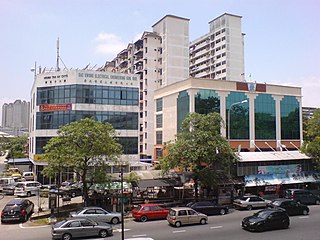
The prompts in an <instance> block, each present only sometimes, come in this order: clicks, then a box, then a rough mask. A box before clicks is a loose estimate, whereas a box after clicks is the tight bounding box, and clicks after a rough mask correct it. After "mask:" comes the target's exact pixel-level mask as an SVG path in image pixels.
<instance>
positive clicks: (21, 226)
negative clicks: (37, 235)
mask: <svg viewBox="0 0 320 240" xmlns="http://www.w3.org/2000/svg"><path fill="white" fill-rule="evenodd" d="M19 227H20V228H44V227H51V226H50V225H39V226H27V227H25V226H23V225H22V223H20V224H19Z"/></svg>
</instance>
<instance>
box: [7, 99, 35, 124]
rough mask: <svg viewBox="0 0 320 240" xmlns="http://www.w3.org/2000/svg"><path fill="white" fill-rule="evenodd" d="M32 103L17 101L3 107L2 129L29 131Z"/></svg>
mask: <svg viewBox="0 0 320 240" xmlns="http://www.w3.org/2000/svg"><path fill="white" fill-rule="evenodd" d="M29 112H30V102H26V101H21V100H16V101H14V103H5V104H3V106H2V127H4V128H12V129H28V126H29Z"/></svg>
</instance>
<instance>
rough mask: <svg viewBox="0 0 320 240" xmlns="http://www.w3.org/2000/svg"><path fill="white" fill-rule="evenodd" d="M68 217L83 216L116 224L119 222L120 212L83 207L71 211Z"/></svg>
mask: <svg viewBox="0 0 320 240" xmlns="http://www.w3.org/2000/svg"><path fill="white" fill-rule="evenodd" d="M70 217H85V218H89V219H92V220H93V221H96V222H108V223H112V224H117V223H119V222H120V219H121V213H118V212H109V211H107V210H104V209H103V208H100V207H85V208H82V209H81V210H79V211H78V212H71V213H70Z"/></svg>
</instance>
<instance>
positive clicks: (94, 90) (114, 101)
mask: <svg viewBox="0 0 320 240" xmlns="http://www.w3.org/2000/svg"><path fill="white" fill-rule="evenodd" d="M138 96H139V88H129V87H112V86H95V85H81V84H78V85H64V86H54V87H42V88H38V90H37V105H39V104H59V103H91V104H109V105H138V102H139V99H138Z"/></svg>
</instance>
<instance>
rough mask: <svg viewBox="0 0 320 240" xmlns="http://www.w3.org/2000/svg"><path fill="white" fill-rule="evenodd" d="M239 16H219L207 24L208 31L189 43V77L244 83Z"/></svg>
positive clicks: (242, 35)
mask: <svg viewBox="0 0 320 240" xmlns="http://www.w3.org/2000/svg"><path fill="white" fill-rule="evenodd" d="M241 18H242V17H241V16H236V15H232V14H228V13H225V14H222V15H221V16H219V17H217V18H215V19H214V20H212V21H210V22H209V28H210V31H209V33H207V34H206V35H204V36H202V37H200V38H198V39H196V40H194V41H192V42H191V43H190V76H191V77H196V78H210V79H220V80H230V81H243V80H244V34H243V33H242V31H241Z"/></svg>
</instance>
